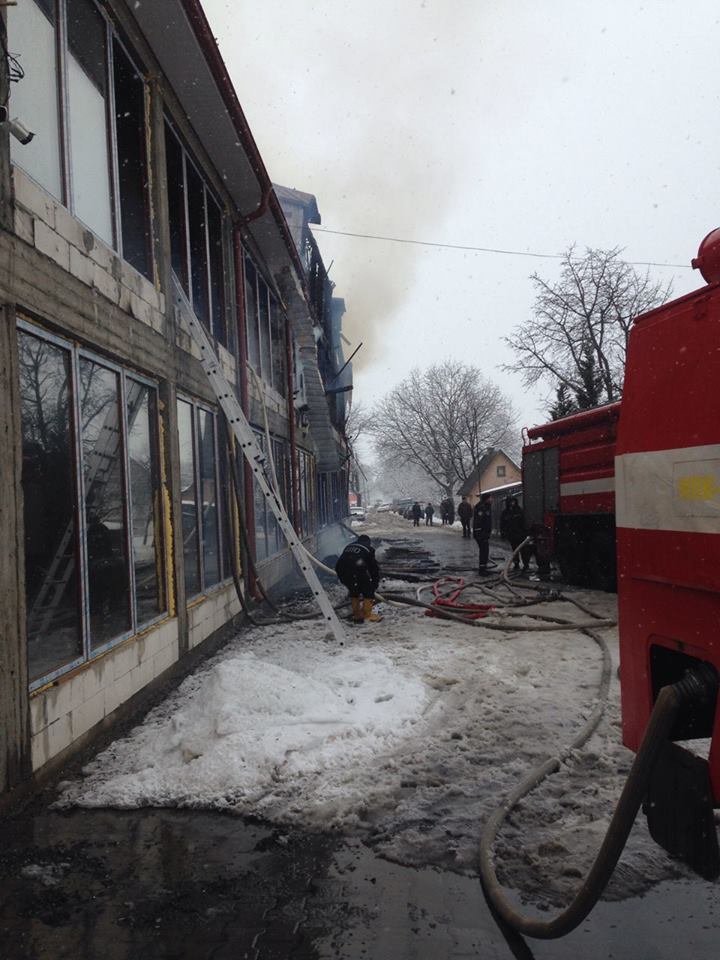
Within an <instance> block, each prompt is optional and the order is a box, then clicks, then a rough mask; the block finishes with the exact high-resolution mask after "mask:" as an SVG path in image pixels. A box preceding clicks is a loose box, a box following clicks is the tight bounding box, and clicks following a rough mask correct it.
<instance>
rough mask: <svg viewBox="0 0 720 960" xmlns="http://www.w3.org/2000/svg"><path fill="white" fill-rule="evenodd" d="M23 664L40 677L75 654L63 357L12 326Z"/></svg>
mask: <svg viewBox="0 0 720 960" xmlns="http://www.w3.org/2000/svg"><path fill="white" fill-rule="evenodd" d="M18 352H19V361H20V407H21V417H22V444H23V471H22V486H23V496H24V500H25V512H24V516H25V590H26V594H25V597H26V603H27V619H28V669H29V673H30V679H31V680H37V679H38V678H40V677H43V676H46V675H47V674H48V673H51V672H52V671H53V670H57V669H58V668H59V667H62V666H63V665H64V664H66V663H71V662H72V661H73V660H76V659H77V658H78V657H79V656H80V655H81V654H82V638H81V618H80V605H79V601H78V556H77V530H76V519H75V485H74V471H73V439H72V428H71V419H70V354H69V352H68V351H66V350H62V349H60V348H59V347H56V346H54V345H52V344H49V343H45V341H43V340H39V339H37V338H36V337H33V336H30V335H29V334H26V333H23V332H22V331H20V332H19V333H18Z"/></svg>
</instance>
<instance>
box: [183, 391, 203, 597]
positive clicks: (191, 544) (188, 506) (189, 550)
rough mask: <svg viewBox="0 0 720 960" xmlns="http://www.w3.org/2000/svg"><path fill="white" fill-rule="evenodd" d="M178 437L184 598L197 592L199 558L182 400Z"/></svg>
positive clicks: (189, 438) (188, 423)
mask: <svg viewBox="0 0 720 960" xmlns="http://www.w3.org/2000/svg"><path fill="white" fill-rule="evenodd" d="M178 438H179V441H180V496H181V500H182V537H183V563H184V567H185V593H186V595H187V596H188V597H192V596H194V595H195V594H196V593H200V561H199V558H198V528H197V496H196V492H195V448H194V444H193V410H192V407H191V406H190V404H189V403H185V401H184V400H178Z"/></svg>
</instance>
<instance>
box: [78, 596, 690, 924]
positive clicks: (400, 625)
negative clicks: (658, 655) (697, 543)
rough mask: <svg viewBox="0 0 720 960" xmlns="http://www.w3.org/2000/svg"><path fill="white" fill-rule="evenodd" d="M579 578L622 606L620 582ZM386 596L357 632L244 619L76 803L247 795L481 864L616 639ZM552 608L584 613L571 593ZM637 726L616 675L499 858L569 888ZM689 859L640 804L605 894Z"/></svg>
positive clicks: (617, 783) (256, 803)
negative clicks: (323, 632)
mask: <svg viewBox="0 0 720 960" xmlns="http://www.w3.org/2000/svg"><path fill="white" fill-rule="evenodd" d="M581 596H582V599H583V601H584V602H585V603H586V604H588V605H589V606H591V607H594V608H595V610H596V611H597V612H598V614H600V615H603V616H613V615H614V604H615V598H614V597H610V596H608V595H606V594H597V593H592V592H590V591H587V592H584V593H583V594H582V595H581ZM384 606H385V610H384V619H383V621H382V623H379V624H372V625H370V624H365V625H363V626H361V627H355V628H353V627H352V626H350V625H348V629H347V642H346V644H345V645H344V646H338V645H337V644H336V643H334V642H328V641H327V640H324V639H319V638H318V633H319V630H320V628H319V626H318V625H316V624H314V623H312V622H311V621H308V622H305V623H300V624H292V625H287V626H286V625H283V626H272V627H270V626H268V627H264V628H258V629H253V630H248V631H245V632H243V633H242V634H240V635H239V636H238V637H237V638H236V640H234V641H233V642H232V643H231V644H230V645H229V646H228V647H227V648H226V649H225V650H224V651H223V652H222V653H221V654H220V655H219V656H217V657H216V658H215V659H213V660H212V661H210V662H209V663H208V664H207V665H205V667H204V668H203V669H202V670H201V671H200V672H198V673H196V674H195V675H194V676H193V677H190V678H188V679H187V680H186V681H185V682H184V683H183V684H182V685H181V686H180V687H179V688H178V690H177V692H176V693H175V694H174V695H173V696H172V697H171V698H170V699H169V700H167V701H166V702H165V703H164V704H163V705H161V706H160V707H159V708H158V709H156V710H155V711H154V712H153V713H151V714H150V715H149V716H148V717H147V718H146V720H145V722H144V724H143V725H142V726H141V727H139V728H137V729H136V730H135V731H134V732H133V733H132V734H131V735H130V736H129V737H128V738H126V739H125V740H120V741H118V742H116V743H114V744H113V745H112V746H111V747H110V748H109V749H108V750H106V751H105V752H104V753H103V754H101V755H100V756H98V757H97V758H96V759H95V760H94V761H93V763H91V764H90V765H89V767H87V768H86V770H85V771H84V772H85V779H84V780H82V781H80V782H76V783H71V784H67V785H65V787H64V791H63V794H62V796H61V798H60V801H59V803H60V805H72V804H77V805H84V806H119V807H135V806H142V805H162V806H171V805H172V806H186V807H203V808H214V809H225V810H232V811H235V812H238V813H242V814H252V815H255V816H259V817H263V818H265V819H267V820H270V821H272V822H275V823H278V824H284V825H289V826H294V827H297V828H300V829H302V828H309V829H317V830H325V829H336V830H344V831H346V832H352V833H355V834H358V833H359V834H360V835H362V836H363V837H364V838H365V841H366V842H367V843H369V844H371V845H372V846H374V847H375V848H376V849H377V850H378V851H379V852H381V853H382V854H383V855H385V856H387V857H389V858H390V859H394V860H396V861H398V862H401V863H404V864H409V865H418V866H420V865H434V866H437V867H440V868H444V869H451V870H455V871H458V872H463V873H468V874H474V873H475V872H476V870H477V849H478V841H479V837H480V833H481V830H482V826H483V824H484V823H485V821H486V820H487V817H488V816H489V814H490V813H491V812H492V811H493V810H494V809H495V807H496V806H497V804H498V802H499V801H500V799H501V798H502V797H503V795H504V794H505V793H506V792H507V791H509V790H510V789H511V788H512V787H514V786H515V784H516V783H517V782H518V781H519V780H520V779H521V778H523V777H524V776H525V775H526V774H527V773H528V771H529V770H530V769H532V768H533V767H535V766H536V765H537V764H538V763H539V762H540V761H542V760H544V759H545V758H547V757H548V756H553V755H555V754H556V753H557V752H558V751H560V750H561V749H562V747H563V746H564V745H565V744H568V743H569V742H570V741H572V739H573V738H574V736H575V735H576V734H577V732H578V730H579V729H580V727H581V726H582V724H583V723H584V721H585V719H586V718H587V717H588V716H589V714H590V712H591V710H592V708H593V706H594V701H595V697H596V694H597V685H598V681H599V677H600V673H601V656H600V651H599V649H598V647H597V646H596V644H595V643H594V642H593V641H592V640H591V639H590V638H588V637H587V636H585V635H583V634H581V633H579V632H577V633H576V632H560V631H557V632H548V633H539V634H538V633H531V632H524V631H521V630H520V629H518V630H517V632H515V633H508V634H499V633H490V632H489V631H487V630H485V629H483V628H482V625H480V626H479V627H470V626H465V625H461V624H457V623H449V622H447V621H441V620H437V619H433V618H427V617H424V616H423V615H422V613H421V612H419V611H418V610H416V609H414V608H409V607H398V606H395V605H384ZM538 612H541V613H543V614H544V615H547V616H559V617H564V618H567V619H571V618H572V617H573V616H574V617H575V618H576V619H585V615H584V614H581V613H580V612H579V611H578V610H577V609H576V608H574V607H572V606H570V605H569V604H567V603H563V602H560V601H556V602H552V603H547V604H544V605H543V606H542V607H541V608H540V609H539V610H538ZM604 633H605V635H606V636H607V638H608V641H609V643H610V645H611V647H612V648H613V656H614V658H615V661H617V640H616V633H615V631H614V630H605V631H604ZM619 728H620V720H619V686H618V682H617V678H616V677H615V676H614V675H613V680H612V684H611V691H610V702H609V704H608V709H607V711H606V715H605V718H604V720H603V721H602V723H601V724H600V727H599V728H598V730H597V731H596V733H595V734H594V735H593V737H592V738H591V740H590V741H589V742H588V744H587V747H586V748H585V749H584V750H582V751H580V752H579V753H578V754H577V755H573V756H571V757H570V758H569V760H568V761H567V762H566V763H565V764H563V767H562V770H561V771H560V772H559V773H558V774H556V775H554V776H552V777H550V778H549V779H547V780H546V781H545V782H544V783H543V784H542V785H541V786H540V787H539V788H538V789H537V790H535V791H534V792H533V793H532V794H531V795H530V796H529V797H527V798H526V799H525V800H524V801H523V802H522V803H521V805H520V806H519V807H518V808H517V810H515V811H514V812H513V814H512V815H511V817H510V818H509V821H508V823H507V824H506V825H505V826H504V828H503V829H502V830H501V832H500V835H499V838H498V842H497V844H496V862H497V867H498V875H499V877H500V879H501V881H502V882H504V883H506V884H507V885H508V886H511V887H513V888H515V889H517V890H521V891H523V893H524V894H527V895H528V896H530V897H531V898H532V899H533V900H534V902H537V903H540V904H544V905H551V904H558V903H560V902H561V901H563V900H566V899H568V898H569V896H570V894H571V892H572V890H574V889H575V888H576V887H577V885H578V883H579V878H580V877H581V876H584V875H585V873H586V872H587V869H588V867H589V865H590V864H591V862H592V860H593V858H594V856H595V853H596V851H597V849H598V846H599V843H600V840H601V838H602V836H603V835H604V832H605V830H606V828H607V824H608V823H609V820H610V817H611V815H612V812H613V810H614V807H615V804H616V801H617V798H618V797H619V795H620V791H621V789H622V786H623V783H624V780H625V777H626V776H627V771H628V769H629V765H630V762H631V760H632V754H631V753H630V752H629V751H628V750H626V749H625V748H624V747H623V746H622V744H621V734H620V729H619ZM678 873H683V874H684V869H683V868H681V867H678V866H677V865H673V864H672V863H671V861H670V860H669V859H668V858H667V857H666V855H665V853H664V852H663V851H662V850H660V849H659V848H658V847H656V846H655V844H654V843H653V842H652V841H651V840H650V838H649V836H648V834H647V829H646V827H645V823H644V819H643V818H639V819H638V822H637V823H636V825H635V827H634V829H633V832H632V835H631V838H630V842H629V844H628V847H627V848H626V852H625V853H624V855H623V858H622V860H621V864H620V867H619V868H618V870H617V871H616V873H615V876H614V877H613V880H612V882H611V885H610V887H609V888H608V892H607V896H609V897H616V898H620V897H625V896H629V895H632V894H638V893H640V892H642V891H643V890H645V889H647V888H648V887H649V886H651V885H652V884H654V883H656V882H658V881H660V880H663V879H667V878H669V877H672V876H675V875H677V874H678Z"/></svg>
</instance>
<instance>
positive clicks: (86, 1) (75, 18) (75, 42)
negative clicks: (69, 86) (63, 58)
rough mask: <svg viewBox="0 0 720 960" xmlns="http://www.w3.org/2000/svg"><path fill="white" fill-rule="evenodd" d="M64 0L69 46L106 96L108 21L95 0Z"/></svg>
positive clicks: (101, 92)
mask: <svg viewBox="0 0 720 960" xmlns="http://www.w3.org/2000/svg"><path fill="white" fill-rule="evenodd" d="M65 2H66V7H67V40H68V49H69V50H70V53H72V55H73V57H74V58H75V60H76V61H77V62H78V63H79V64H80V66H81V67H82V69H83V70H84V72H85V74H86V75H87V77H88V78H89V79H90V80H92V82H93V83H94V85H95V86H96V88H97V90H98V92H99V93H100V94H101V95H102V96H105V77H106V70H105V40H106V27H105V21H104V20H103V18H102V16H101V15H100V12H99V11H98V8H97V7H96V6H95V4H94V3H93V0H65Z"/></svg>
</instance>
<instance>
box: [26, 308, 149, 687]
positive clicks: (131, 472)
mask: <svg viewBox="0 0 720 960" xmlns="http://www.w3.org/2000/svg"><path fill="white" fill-rule="evenodd" d="M18 350H19V366H20V395H21V416H22V436H23V492H24V496H25V564H26V605H27V630H28V663H29V673H30V680H31V684H32V685H33V686H38V685H39V684H40V683H44V682H47V680H48V679H52V678H53V677H55V676H57V675H59V674H60V673H62V672H64V671H65V670H67V669H70V668H71V667H72V666H76V665H77V664H79V663H82V662H83V661H85V660H88V659H91V658H92V657H93V656H94V655H96V654H97V653H99V652H101V651H102V650H104V649H105V648H106V647H107V646H108V644H111V643H114V642H117V641H118V640H120V639H123V638H124V637H127V636H128V635H130V634H131V633H132V632H136V631H137V630H138V628H139V627H140V626H142V625H144V624H147V623H148V622H150V621H152V620H153V619H156V618H157V617H159V616H161V615H162V614H163V613H164V612H165V610H166V591H165V587H164V576H165V574H164V563H163V557H162V532H161V531H162V527H161V524H162V514H161V512H160V509H159V494H160V479H159V457H160V451H159V438H158V422H157V416H158V408H157V391H156V387H155V385H154V384H151V383H150V382H147V381H145V380H144V379H141V378H139V377H137V376H136V375H135V374H130V373H129V372H128V371H126V370H124V369H122V368H121V367H118V366H115V365H113V364H111V363H109V362H108V361H106V360H101V359H100V358H98V357H95V356H93V355H91V354H89V353H88V352H87V351H84V350H82V351H81V350H80V349H78V348H77V347H76V346H73V345H72V344H69V343H67V342H65V341H64V340H61V339H60V338H58V337H54V336H51V335H49V334H46V333H45V332H44V331H41V330H40V329H39V328H38V327H36V326H35V325H34V324H31V323H30V322H26V321H20V323H19V330H18ZM76 424H77V427H76V426H75V425H76Z"/></svg>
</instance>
